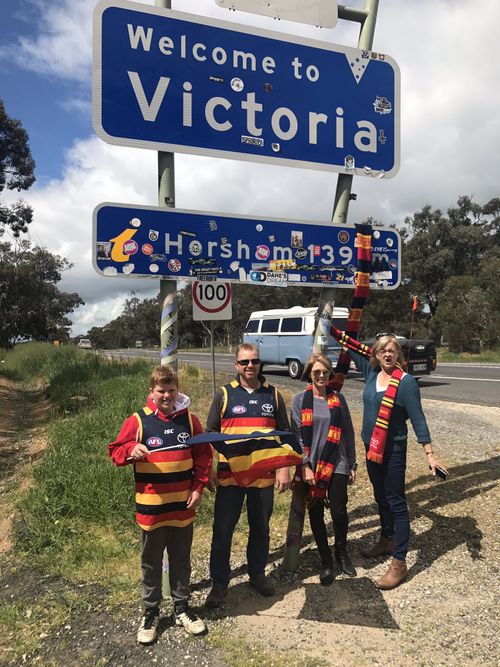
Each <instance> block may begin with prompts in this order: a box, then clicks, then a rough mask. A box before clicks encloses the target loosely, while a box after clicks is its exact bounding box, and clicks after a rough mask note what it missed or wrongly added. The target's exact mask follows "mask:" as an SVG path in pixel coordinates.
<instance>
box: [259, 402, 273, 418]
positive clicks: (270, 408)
mask: <svg viewBox="0 0 500 667" xmlns="http://www.w3.org/2000/svg"><path fill="white" fill-rule="evenodd" d="M262 412H265V413H266V415H269V414H271V413H272V412H274V408H273V406H272V405H271V404H270V403H264V405H263V406H262Z"/></svg>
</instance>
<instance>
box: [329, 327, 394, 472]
mask: <svg viewBox="0 0 500 667" xmlns="http://www.w3.org/2000/svg"><path fill="white" fill-rule="evenodd" d="M331 334H332V336H333V337H334V338H336V339H337V340H338V341H339V343H340V344H341V345H342V346H343V347H346V348H347V349H348V350H354V351H355V352H358V353H359V354H362V355H363V356H365V357H368V358H369V357H370V356H371V353H372V348H371V347H369V346H368V345H364V344H363V343H360V342H359V341H357V340H355V339H354V338H351V337H350V336H348V335H347V334H346V332H345V331H340V329H337V327H335V326H332V328H331ZM347 354H348V353H347ZM403 372H404V371H403V369H402V368H401V366H400V365H399V364H398V365H397V366H396V368H395V369H394V370H393V371H392V374H391V379H390V380H389V384H388V385H387V389H386V390H385V394H384V397H383V398H382V403H381V404H380V409H379V411H378V415H377V419H376V421H375V428H374V429H373V433H372V436H371V438H370V446H369V448H368V452H367V454H366V458H367V459H368V460H369V461H374V462H375V463H382V460H383V458H384V451H385V445H386V442H387V432H388V430H389V423H390V421H391V415H392V409H393V408H394V403H395V402H396V395H397V393H398V388H399V383H400V382H401V378H402V377H403Z"/></svg>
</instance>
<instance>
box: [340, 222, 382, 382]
mask: <svg viewBox="0 0 500 667" xmlns="http://www.w3.org/2000/svg"><path fill="white" fill-rule="evenodd" d="M356 245H357V247H358V256H357V272H356V276H355V285H356V286H355V289H354V296H353V299H352V302H351V307H350V309H349V317H348V319H347V323H346V333H347V334H348V335H349V336H350V337H351V338H353V339H355V338H357V336H358V334H359V329H360V326H361V314H362V312H363V306H364V305H365V301H366V298H367V296H368V292H369V291H370V273H371V266H372V227H371V225H369V224H358V225H356ZM350 363H351V357H350V356H349V353H348V352H345V351H344V350H342V352H341V353H340V355H339V358H338V361H337V365H336V367H335V374H334V376H333V388H334V389H336V390H337V391H340V390H341V389H342V387H343V385H344V381H345V378H346V376H347V371H348V370H349V365H350Z"/></svg>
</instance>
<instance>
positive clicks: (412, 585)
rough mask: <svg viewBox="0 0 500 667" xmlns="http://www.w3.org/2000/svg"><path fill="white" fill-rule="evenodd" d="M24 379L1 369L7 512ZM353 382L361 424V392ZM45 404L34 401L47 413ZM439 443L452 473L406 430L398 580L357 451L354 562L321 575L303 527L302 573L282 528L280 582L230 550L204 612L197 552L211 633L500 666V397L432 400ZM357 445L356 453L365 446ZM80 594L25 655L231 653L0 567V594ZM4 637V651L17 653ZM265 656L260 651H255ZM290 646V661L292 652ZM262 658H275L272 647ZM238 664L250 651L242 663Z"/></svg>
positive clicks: (281, 646)
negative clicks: (148, 630) (286, 569)
mask: <svg viewBox="0 0 500 667" xmlns="http://www.w3.org/2000/svg"><path fill="white" fill-rule="evenodd" d="M14 392H15V387H14V386H12V385H11V384H10V383H6V381H5V380H1V381H0V462H1V463H2V468H3V471H4V472H3V475H4V476H3V477H2V479H0V485H1V486H0V511H2V510H4V509H5V508H6V507H7V506H8V503H7V499H6V498H5V493H3V491H4V490H5V489H8V483H7V482H6V481H5V479H6V477H5V476H6V475H7V476H8V471H9V466H10V470H12V469H13V467H15V466H16V465H17V466H18V465H20V461H21V458H22V459H23V460H25V458H26V457H20V456H19V449H18V448H20V447H24V446H25V445H24V444H20V443H18V444H16V442H15V435H16V428H15V425H14V421H13V419H14V418H15V416H14V415H12V412H11V409H12V405H13V403H15V401H13V400H12V399H13V396H14ZM346 394H348V395H347V398H348V401H349V404H350V406H351V411H352V413H353V417H354V421H355V423H356V424H359V420H360V414H361V405H360V402H359V397H357V396H355V395H354V394H352V395H351V394H349V393H348V390H346ZM44 409H45V408H44V407H43V405H42V404H40V407H39V408H37V410H38V411H41V413H43V410H44ZM424 410H425V412H426V415H427V418H428V421H429V425H430V428H431V432H432V434H433V442H434V447H435V450H436V452H438V453H439V457H440V458H441V459H442V461H443V463H445V464H446V465H447V467H448V468H449V470H450V476H449V479H448V480H447V481H446V482H445V483H440V482H435V481H433V480H432V479H431V478H430V477H429V476H428V475H427V472H426V469H425V459H424V457H423V456H422V452H421V448H420V447H419V446H418V445H417V444H416V443H415V442H410V447H409V457H408V470H407V479H408V483H407V496H408V503H409V506H410V513H411V518H412V524H411V525H412V536H411V548H410V552H409V554H408V565H409V575H408V579H407V581H406V582H405V583H404V584H402V585H401V586H400V587H398V588H397V589H395V590H393V591H386V592H382V591H379V590H378V589H377V588H376V586H375V584H374V582H375V581H376V579H377V578H378V577H379V576H381V575H382V574H383V573H384V572H385V569H386V567H387V563H388V561H387V560H384V559H380V560H378V561H375V562H373V563H369V562H368V561H366V560H365V559H363V558H362V557H361V556H359V555H358V554H359V550H360V549H361V548H363V547H365V546H366V545H368V544H370V543H371V542H372V540H373V539H374V538H375V537H376V535H377V530H378V521H377V515H376V513H375V507H374V504H373V499H372V494H371V488H370V485H369V483H368V480H367V476H366V472H365V470H364V467H363V464H362V461H360V468H359V478H358V481H357V483H356V485H355V486H354V487H353V488H352V490H351V492H350V501H349V510H350V529H349V540H350V541H349V549H350V552H351V555H352V558H353V561H354V564H355V566H356V568H357V571H358V576H357V577H356V578H354V579H352V578H348V577H345V576H344V575H338V576H337V577H336V579H335V581H334V583H333V585H332V586H330V587H322V586H321V585H320V584H319V581H318V567H319V560H318V558H317V555H316V551H315V549H314V546H313V544H312V542H311V536H310V533H309V530H306V531H305V534H304V540H303V549H302V553H301V564H300V567H299V570H298V571H297V572H296V573H294V574H285V573H283V572H282V571H281V569H280V564H281V561H282V557H283V536H278V535H277V534H274V535H273V538H272V552H271V557H270V564H269V573H270V574H271V575H272V576H273V577H275V578H276V583H277V587H278V593H277V595H276V596H275V597H273V598H268V599H264V598H261V597H259V596H258V595H257V594H256V593H255V592H253V591H252V590H251V589H250V588H249V586H248V583H247V578H246V575H245V573H244V554H236V555H235V557H234V561H233V566H234V578H233V580H232V582H231V587H230V589H229V593H228V597H227V602H226V604H225V606H224V607H223V608H222V609H221V610H217V611H214V612H206V611H204V610H203V608H202V603H203V600H204V598H205V596H206V594H207V592H208V590H209V580H208V572H207V564H206V562H197V560H196V555H194V568H193V604H194V605H195V606H198V607H199V610H200V612H201V614H202V615H203V616H204V617H205V619H206V621H207V624H208V627H209V636H210V633H212V635H215V634H217V635H218V636H219V637H220V636H222V637H225V638H226V639H227V643H228V645H229V644H230V643H231V642H232V641H233V640H234V638H235V637H238V638H239V639H243V640H244V642H245V643H246V644H247V646H248V663H249V664H259V662H260V661H259V659H258V657H257V658H255V659H254V658H252V657H251V656H253V655H254V653H253V652H252V651H253V650H254V649H256V647H261V648H262V649H263V650H264V651H266V652H267V654H268V655H271V656H272V655H276V656H278V655H279V656H281V658H282V659H283V662H281V663H279V664H280V665H281V664H285V663H286V662H287V661H288V664H289V665H290V666H292V665H309V666H310V665H338V664H344V665H346V666H347V667H350V666H351V667H354V666H358V665H370V666H371V665H382V664H385V665H400V664H406V665H415V666H417V665H422V666H425V665H448V664H452V665H478V666H479V665H482V666H485V665H488V666H489V665H498V664H500V650H499V647H498V639H497V635H498V620H499V619H498V616H499V613H498V612H499V607H498V605H499V599H500V596H499V584H498V582H499V569H500V553H499V538H498V529H499V526H498V506H499V504H498V500H499V494H498V471H499V463H500V408H485V407H481V406H468V405H455V404H450V403H442V402H439V401H424ZM40 433H41V432H40V431H37V430H35V431H30V430H29V429H28V431H27V433H25V434H24V435H25V436H28V437H27V442H28V443H29V447H30V451H32V452H33V453H34V454H32V456H36V452H39V451H41V450H43V447H44V445H45V443H44V441H43V439H42V440H40V437H39V436H40ZM358 457H360V454H359V453H358ZM4 514H5V513H4V511H2V513H1V516H2V517H3V519H2V524H1V533H0V544H2V545H3V548H7V547H8V546H9V537H8V525H9V516H4ZM75 591H76V593H78V594H79V595H81V596H83V598H84V599H86V600H88V606H87V608H86V611H85V612H82V607H81V605H80V606H79V611H78V612H77V613H76V614H75V616H74V618H72V619H71V621H70V622H69V623H67V624H65V626H63V627H61V628H58V629H57V631H54V632H53V633H52V634H50V635H48V636H46V637H44V638H43V642H42V648H41V649H40V650H38V651H37V652H36V653H34V654H33V655H28V656H25V659H24V664H36V665H75V666H76V665H83V666H86V665H89V666H90V665H92V666H97V665H116V666H121V665H123V666H125V667H126V666H128V667H134V666H135V665H137V666H139V665H142V664H143V662H144V661H146V660H147V661H148V662H153V663H154V664H157V665H173V664H176V665H213V666H214V667H218V666H219V665H220V666H222V665H229V664H234V660H233V659H232V658H230V657H228V654H227V653H226V652H225V651H222V650H221V649H220V648H217V649H216V648H214V647H213V646H211V645H210V644H208V643H207V641H205V640H196V641H193V640H192V639H191V638H189V637H187V636H186V635H185V634H183V632H182V630H180V629H177V628H174V627H172V624H171V620H170V619H169V618H168V617H164V618H163V620H162V634H161V637H160V639H159V641H158V642H157V643H156V644H155V645H153V646H151V647H148V648H145V647H140V646H138V645H137V644H136V642H135V630H136V623H137V612H138V609H137V606H135V607H134V608H127V609H125V608H124V609H122V610H121V611H120V613H118V614H117V612H116V610H113V613H112V614H111V613H110V611H109V610H108V609H107V608H106V604H105V591H102V590H100V588H99V586H97V585H95V584H89V585H77V584H74V583H71V582H65V581H61V580H59V579H54V578H47V577H45V578H44V577H40V576H39V574H38V573H37V572H36V566H35V567H33V568H31V569H26V568H24V569H19V570H18V571H17V572H16V573H15V575H12V576H11V575H8V576H7V577H5V576H4V577H0V601H1V600H3V601H5V600H7V599H8V600H12V603H13V604H15V603H16V602H17V601H22V600H26V599H27V598H29V597H33V596H34V597H37V596H39V595H42V594H43V595H47V594H48V593H49V594H52V595H61V594H63V593H64V594H66V593H68V592H70V593H75ZM11 641H15V638H13V637H8V638H7V641H5V638H4V641H3V642H1V641H0V644H3V648H4V650H5V652H4V653H3V657H0V664H1V665H7V664H13V663H12V662H9V660H8V656H9V652H8V646H9V642H11ZM255 655H256V656H258V655H260V654H258V653H255ZM286 657H288V660H287V659H286ZM266 663H267V664H273V663H271V662H270V661H269V660H266ZM238 664H243V663H238Z"/></svg>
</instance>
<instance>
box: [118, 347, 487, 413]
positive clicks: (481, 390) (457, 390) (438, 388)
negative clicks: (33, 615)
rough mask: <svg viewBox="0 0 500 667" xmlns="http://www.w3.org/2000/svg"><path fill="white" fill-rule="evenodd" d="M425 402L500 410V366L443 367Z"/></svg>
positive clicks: (280, 375) (230, 362) (192, 356)
mask: <svg viewBox="0 0 500 667" xmlns="http://www.w3.org/2000/svg"><path fill="white" fill-rule="evenodd" d="M111 354H113V355H116V356H126V357H148V358H151V359H159V352H158V351H148V350H113V351H111ZM215 358H216V366H217V370H218V371H227V372H232V371H234V356H233V355H230V354H216V355H215ZM179 359H180V360H181V361H187V362H190V363H194V364H199V365H200V366H201V367H203V368H210V367H211V356H210V353H209V352H182V353H181V354H180V355H179ZM265 372H266V375H267V376H268V377H269V378H271V377H273V378H274V383H275V384H278V383H279V384H283V385H285V386H287V387H291V388H297V390H298V389H299V388H300V387H301V386H303V383H302V382H300V381H299V380H292V379H291V378H289V377H288V373H287V371H286V369H285V368H284V367H280V366H266V369H265ZM419 384H420V387H421V392H422V397H423V398H432V399H434V400H438V401H450V402H454V403H470V404H472V405H490V406H494V407H500V364H452V363H440V364H439V365H438V367H437V370H436V372H435V373H433V374H432V375H426V376H425V377H423V378H421V379H420V380H419ZM347 386H348V387H350V388H351V389H353V390H356V389H357V390H359V391H362V388H363V380H362V379H361V375H360V374H359V373H355V372H354V373H350V374H349V378H348V380H347Z"/></svg>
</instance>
